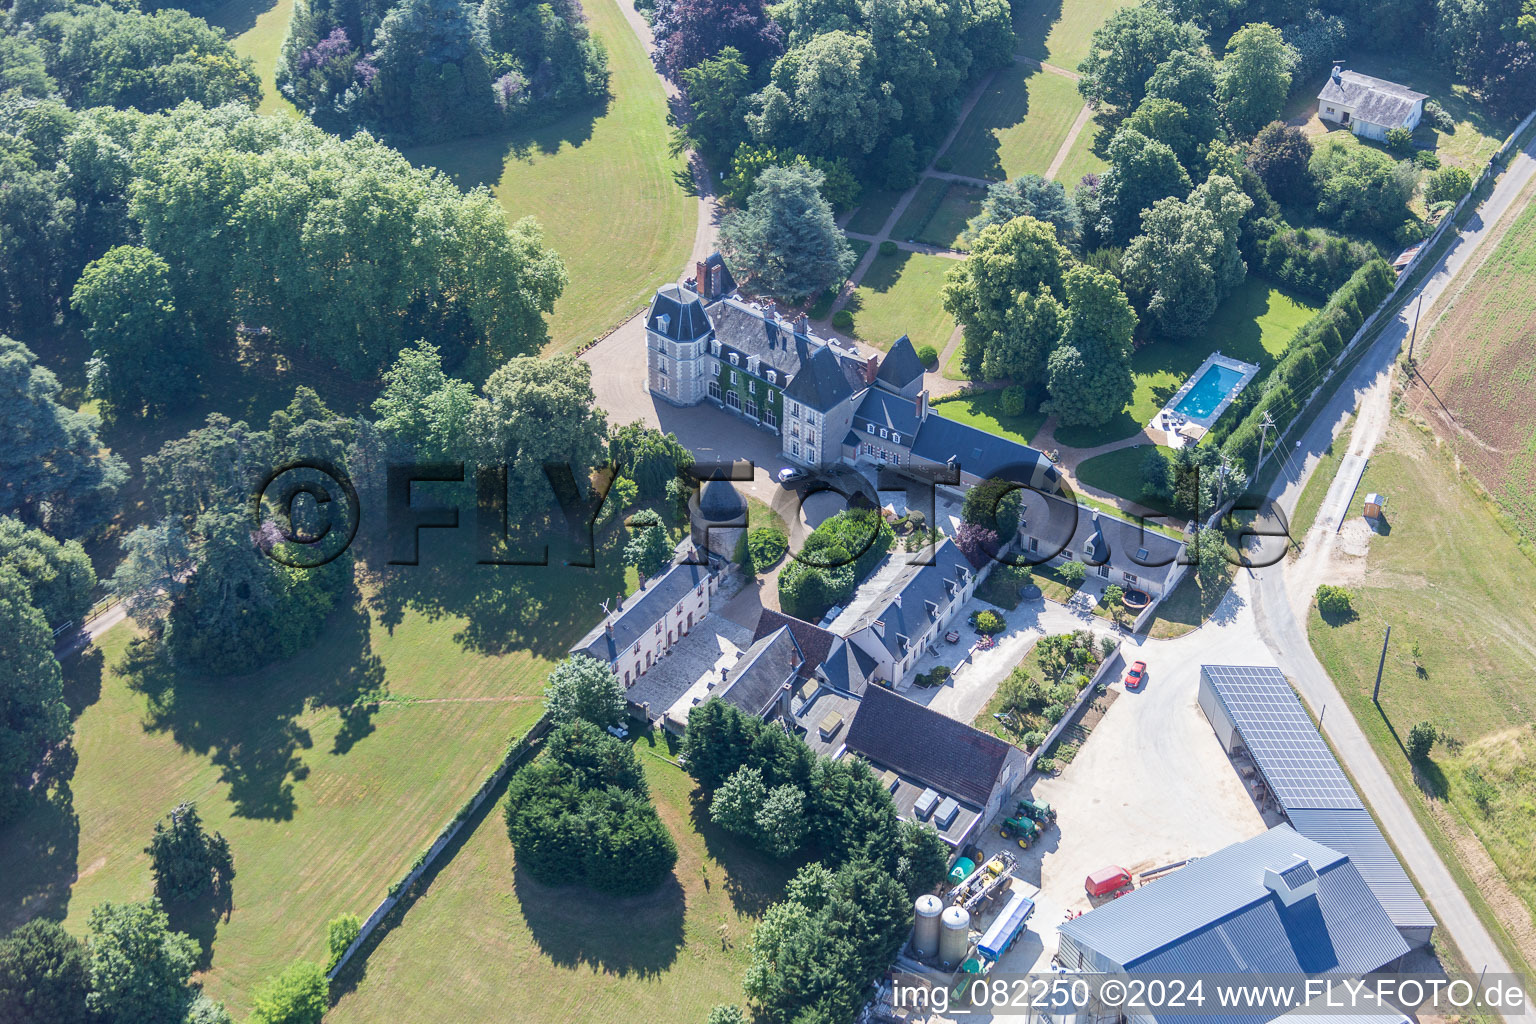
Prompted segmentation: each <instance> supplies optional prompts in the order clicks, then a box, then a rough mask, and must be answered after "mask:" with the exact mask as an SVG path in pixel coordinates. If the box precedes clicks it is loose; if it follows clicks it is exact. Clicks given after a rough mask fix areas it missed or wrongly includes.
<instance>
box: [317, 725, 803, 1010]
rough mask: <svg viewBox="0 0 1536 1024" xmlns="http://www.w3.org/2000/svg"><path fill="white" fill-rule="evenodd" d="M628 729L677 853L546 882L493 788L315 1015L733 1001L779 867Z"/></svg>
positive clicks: (649, 741)
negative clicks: (663, 873) (356, 972)
mask: <svg viewBox="0 0 1536 1024" xmlns="http://www.w3.org/2000/svg"><path fill="white" fill-rule="evenodd" d="M636 742H637V748H638V752H639V754H640V759H641V763H642V764H643V765H644V767H645V774H646V780H647V781H648V783H649V784H650V790H651V794H652V797H653V799H654V800H655V803H656V807H657V810H658V812H659V813H660V815H661V820H662V822H663V823H664V824H665V825H666V827H667V829H668V831H669V832H671V833H672V836H673V838H674V840H676V842H677V849H678V860H677V866H676V868H675V869H674V871H673V874H672V877H671V878H669V879H668V880H667V881H666V882H665V883H663V885H662V887H661V888H660V889H659V890H658V891H656V892H654V893H650V894H647V895H645V896H639V897H634V898H632V899H627V900H618V901H615V900H613V899H611V898H607V897H600V896H596V895H593V894H590V893H585V892H582V891H579V890H551V889H548V888H546V887H544V886H542V885H540V884H539V883H537V882H535V881H533V880H532V879H530V878H528V877H527V876H526V875H524V874H523V873H521V872H519V871H517V870H516V867H515V861H514V857H513V851H512V846H511V843H509V842H508V840H507V831H506V825H505V823H504V821H503V819H502V814H501V807H502V801H499V800H497V801H487V805H486V806H487V807H489V808H490V811H489V812H488V813H483V814H482V815H480V816H479V817H478V818H477V819H476V820H475V821H474V822H473V825H474V829H473V832H471V833H469V835H468V838H467V839H465V840H464V841H463V845H462V848H461V849H459V850H458V851H457V852H456V854H455V856H454V857H453V859H452V860H451V861H450V862H449V863H448V864H447V866H446V867H444V868H443V869H442V870H441V871H440V872H439V873H438V874H437V876H436V877H435V878H434V879H433V880H432V884H431V886H430V887H429V888H428V889H427V890H426V891H425V893H424V894H423V895H422V896H421V897H420V899H419V900H418V901H417V902H416V903H415V904H414V906H412V907H411V909H410V910H409V912H408V913H407V914H406V915H405V916H404V918H403V919H401V920H400V921H399V922H398V923H397V924H396V926H395V927H394V928H393V930H391V931H390V932H389V933H388V934H387V935H386V936H385V937H384V939H383V940H382V941H380V942H379V945H378V948H377V949H375V950H374V952H373V954H372V956H371V957H370V958H369V960H368V965H367V976H366V977H365V978H363V979H361V980H359V979H353V978H350V977H346V976H344V977H343V979H342V982H343V984H342V989H343V994H342V996H341V998H340V1001H339V1002H338V1003H337V1004H336V1007H335V1008H334V1009H333V1010H332V1011H331V1012H330V1013H329V1014H327V1016H326V1020H327V1021H331V1022H335V1024H349V1022H359V1024H362V1022H368V1024H371V1022H373V1021H378V1020H385V1019H390V1020H410V1021H422V1022H428V1021H443V1022H447V1021H482V1020H492V1019H496V1018H498V1017H506V1016H507V1015H508V1014H511V1015H512V1016H513V1017H515V1018H516V1019H517V1020H519V1021H527V1022H529V1024H539V1022H546V1021H547V1022H555V1021H570V1020H604V1021H612V1020H625V1019H634V1020H678V1021H698V1020H703V1019H704V1017H705V1016H706V1015H707V1014H708V1012H709V1009H710V1007H712V1006H714V1005H716V1004H718V1003H739V1002H740V1001H741V998H742V996H741V975H742V972H743V970H744V969H745V968H746V966H747V962H748V956H747V950H748V946H749V943H750V940H751V933H752V928H753V927H754V925H755V924H756V920H757V918H758V917H760V916H761V914H762V912H763V910H764V909H766V907H767V906H768V904H769V903H770V902H772V901H773V900H775V899H777V898H778V897H779V895H780V894H781V893H782V891H783V888H784V884H785V882H786V881H787V880H788V878H789V875H790V873H791V869H792V867H793V865H792V864H789V863H786V862H781V861H774V860H771V859H770V858H768V857H766V856H765V855H763V854H761V853H758V852H757V851H755V850H753V849H751V848H750V847H749V846H747V845H746V844H743V843H741V842H740V841H738V840H736V839H734V838H732V837H731V836H729V835H727V834H726V833H724V832H723V831H721V830H720V829H719V827H718V826H716V825H714V824H712V823H711V822H710V821H709V815H708V807H707V804H706V803H701V802H699V799H698V797H699V794H698V793H697V791H696V789H695V784H694V781H693V780H692V779H691V778H689V777H688V776H687V775H686V774H684V773H683V771H682V770H681V769H679V768H677V767H675V766H674V765H672V764H670V763H668V762H667V761H664V760H662V758H661V757H660V756H657V755H666V756H671V755H668V754H667V750H666V747H665V745H664V744H663V743H662V742H661V740H659V739H655V738H653V737H646V738H641V739H640V740H638V741H636Z"/></svg>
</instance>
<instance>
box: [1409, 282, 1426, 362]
mask: <svg viewBox="0 0 1536 1024" xmlns="http://www.w3.org/2000/svg"><path fill="white" fill-rule="evenodd" d="M1423 308H1424V292H1423V290H1422V289H1420V291H1419V301H1418V304H1417V305H1416V306H1414V307H1413V333H1412V334H1410V335H1408V365H1409V366H1412V365H1413V343H1414V342H1415V341H1417V340H1418V337H1419V311H1420V310H1422V309H1423Z"/></svg>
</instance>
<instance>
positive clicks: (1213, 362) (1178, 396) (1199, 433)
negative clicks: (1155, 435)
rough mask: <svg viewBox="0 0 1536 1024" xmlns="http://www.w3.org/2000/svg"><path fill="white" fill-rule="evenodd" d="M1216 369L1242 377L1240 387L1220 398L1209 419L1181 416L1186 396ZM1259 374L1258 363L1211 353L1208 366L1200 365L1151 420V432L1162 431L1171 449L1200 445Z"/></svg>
mask: <svg viewBox="0 0 1536 1024" xmlns="http://www.w3.org/2000/svg"><path fill="white" fill-rule="evenodd" d="M1213 366H1222V367H1225V368H1226V369H1228V370H1232V371H1234V372H1236V373H1239V374H1241V375H1242V376H1241V377H1239V378H1238V381H1237V383H1235V384H1233V385H1232V387H1230V388H1229V389H1227V393H1226V394H1225V395H1222V396H1221V401H1219V402H1217V403H1216V407H1215V408H1214V409H1212V410H1211V412H1210V415H1208V416H1199V417H1196V416H1188V415H1185V414H1183V413H1180V412H1179V411H1178V406H1179V403H1180V402H1182V401H1183V400H1184V396H1185V395H1187V394H1189V392H1190V389H1192V388H1193V387H1194V386H1195V385H1196V384H1197V383H1199V382H1200V380H1201V379H1202V378H1204V377H1205V375H1206V373H1207V372H1208V371H1209V370H1210V369H1211V367H1213ZM1258 374H1259V366H1258V364H1257V363H1245V362H1243V361H1242V360H1241V359H1233V358H1232V357H1231V356H1224V355H1222V354H1221V352H1219V351H1217V352H1212V353H1211V354H1210V355H1208V356H1206V357H1205V362H1203V363H1201V364H1200V368H1199V369H1197V370H1196V371H1195V372H1194V373H1192V374H1190V375H1189V376H1188V377H1187V378H1185V381H1184V383H1183V384H1181V385H1179V390H1177V391H1175V392H1174V393H1173V397H1172V398H1170V399H1168V402H1167V404H1165V405H1164V406H1163V408H1162V409H1161V410H1160V411H1159V412H1158V414H1157V415H1156V416H1154V417H1152V422H1151V423H1150V424H1148V430H1149V431H1161V432H1162V434H1163V435H1164V437H1165V438H1166V439H1167V445H1168V447H1170V448H1182V447H1183V446H1184V445H1186V444H1195V443H1198V442H1199V440H1200V438H1202V437H1204V436H1205V432H1206V431H1208V430H1210V429H1211V425H1212V424H1213V423H1215V422H1216V421H1217V420H1219V419H1221V414H1222V413H1224V412H1226V411H1227V406H1229V405H1231V404H1232V403H1233V401H1235V400H1236V398H1237V396H1238V395H1239V394H1241V393H1242V390H1243V388H1245V387H1247V386H1248V385H1249V384H1250V383H1251V382H1252V381H1253V378H1255V377H1257V376H1258Z"/></svg>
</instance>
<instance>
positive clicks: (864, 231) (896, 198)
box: [844, 191, 904, 235]
mask: <svg viewBox="0 0 1536 1024" xmlns="http://www.w3.org/2000/svg"><path fill="white" fill-rule="evenodd" d="M903 194H904V193H902V192H896V191H882V192H870V193H869V194H867V195H866V196H865V197H864V202H862V203H861V204H859V208H858V209H857V210H855V211H853V216H851V217H849V218H848V223H847V224H845V225H844V227H846V228H847V229H848V230H849V231H852V232H853V233H854V234H857V235H878V234H879V233H880V229H881V228H883V227H885V222H886V221H887V220H890V218H891V211H893V210H895V209H896V204H897V203H899V202H901V197H902V195H903Z"/></svg>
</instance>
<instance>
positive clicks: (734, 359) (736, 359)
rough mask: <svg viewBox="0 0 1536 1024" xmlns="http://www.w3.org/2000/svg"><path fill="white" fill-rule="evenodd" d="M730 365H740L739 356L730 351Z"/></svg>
mask: <svg viewBox="0 0 1536 1024" xmlns="http://www.w3.org/2000/svg"><path fill="white" fill-rule="evenodd" d="M731 365H732V366H740V365H741V357H740V356H738V355H737V354H736V353H735V352H732V353H731Z"/></svg>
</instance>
